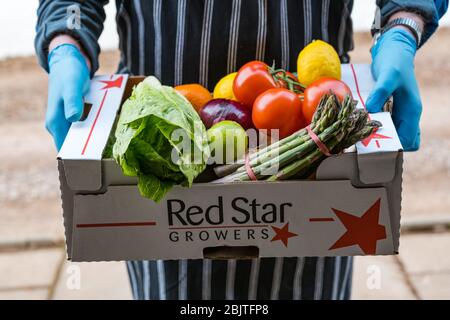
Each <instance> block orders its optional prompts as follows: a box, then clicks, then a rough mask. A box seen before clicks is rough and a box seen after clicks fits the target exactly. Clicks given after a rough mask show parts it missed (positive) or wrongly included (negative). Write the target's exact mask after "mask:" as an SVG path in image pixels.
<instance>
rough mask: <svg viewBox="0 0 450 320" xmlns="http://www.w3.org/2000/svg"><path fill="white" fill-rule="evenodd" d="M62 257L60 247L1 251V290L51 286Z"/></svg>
mask: <svg viewBox="0 0 450 320" xmlns="http://www.w3.org/2000/svg"><path fill="white" fill-rule="evenodd" d="M62 257H63V250H62V249H60V248H58V249H45V250H34V251H21V252H11V253H0V275H1V276H0V291H2V290H6V289H8V290H10V289H14V288H30V287H49V286H50V285H51V284H52V283H53V281H54V279H55V276H56V273H57V269H58V267H59V265H60V263H61V259H62Z"/></svg>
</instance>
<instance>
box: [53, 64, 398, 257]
mask: <svg viewBox="0 0 450 320" xmlns="http://www.w3.org/2000/svg"><path fill="white" fill-rule="evenodd" d="M342 69H343V80H344V81H345V82H346V83H347V84H348V85H349V86H350V88H351V89H352V92H353V96H354V98H355V99H356V100H358V101H360V103H359V106H360V107H364V101H365V100H366V98H367V96H368V94H369V92H370V90H371V88H372V87H373V85H374V82H373V79H372V77H371V75H370V68H369V66H368V65H343V67H342ZM141 80H142V77H130V78H129V77H128V76H127V75H112V76H97V77H95V78H94V79H93V80H92V82H91V89H90V92H89V94H88V95H87V97H86V101H87V102H88V103H90V104H92V107H91V110H90V112H89V114H88V117H87V118H86V119H85V120H84V121H80V122H77V123H74V124H73V125H72V126H71V128H70V131H69V134H68V135H67V138H66V140H65V142H64V145H63V147H62V148H61V150H60V153H59V155H58V168H59V173H60V182H61V193H62V206H63V215H64V226H65V234H66V243H67V254H68V258H69V259H71V260H73V261H102V260H105V261H108V260H141V259H147V260H154V259H180V258H203V257H209V258H227V257H234V258H236V257H237V258H239V257H242V258H245V257H250V256H251V257H255V256H259V257H278V256H285V257H294V256H339V255H343V256H353V255H388V254H396V253H397V252H398V247H399V230H400V207H401V184H402V162H403V155H402V151H401V149H402V148H401V144H400V141H399V139H398V136H397V133H396V131H395V128H394V125H393V123H392V119H391V117H390V114H389V113H379V114H373V115H371V117H372V118H373V119H377V120H380V121H381V122H382V123H383V127H382V128H381V129H380V130H378V131H377V132H376V134H375V135H373V136H371V137H369V138H368V139H366V140H365V141H363V142H360V143H358V144H357V145H356V150H354V151H353V152H347V153H344V154H342V155H339V156H332V157H329V158H327V159H326V160H325V161H323V162H322V164H321V165H320V166H319V168H318V170H317V174H316V176H317V180H315V181H305V180H303V181H283V182H271V183H269V182H245V183H231V184H210V183H202V182H199V183H195V184H194V186H193V187H192V188H190V189H188V188H183V187H175V188H174V189H173V190H172V191H171V192H170V193H169V194H168V195H167V196H166V198H165V199H163V200H162V201H161V202H160V203H155V202H153V201H152V200H149V199H146V198H143V197H141V196H140V194H139V191H138V189H137V180H136V178H132V177H126V176H124V175H123V174H122V172H121V168H120V167H119V166H118V165H117V164H116V163H115V161H114V160H112V159H102V153H103V149H104V147H105V145H106V143H107V140H108V136H109V134H110V132H111V129H112V127H113V123H114V119H115V118H116V116H117V113H118V110H119V108H120V105H121V103H122V102H123V100H124V99H125V98H126V97H128V96H129V95H130V92H131V89H132V87H133V85H134V84H136V83H137V82H139V81H141ZM207 175H208V174H207V173H205V175H203V177H200V179H199V181H202V180H203V181H207V180H206V179H207Z"/></svg>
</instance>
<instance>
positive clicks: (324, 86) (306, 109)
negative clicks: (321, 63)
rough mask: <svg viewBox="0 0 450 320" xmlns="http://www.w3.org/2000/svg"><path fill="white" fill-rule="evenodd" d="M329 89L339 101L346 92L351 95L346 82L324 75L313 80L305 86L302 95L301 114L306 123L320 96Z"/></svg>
mask: <svg viewBox="0 0 450 320" xmlns="http://www.w3.org/2000/svg"><path fill="white" fill-rule="evenodd" d="M330 91H331V92H333V93H334V94H335V95H336V97H337V98H338V99H339V101H340V102H342V101H343V100H344V98H345V96H346V95H347V94H350V95H352V91H351V90H350V88H349V87H348V86H347V84H345V82H342V81H340V80H336V79H334V78H328V77H325V78H320V79H318V80H316V81H314V82H313V83H311V84H310V85H309V86H308V87H307V88H306V90H305V92H304V97H303V108H302V110H303V116H304V118H305V119H306V121H307V122H308V123H310V122H311V120H312V118H313V116H314V112H315V111H316V108H317V106H318V105H319V102H320V99H321V98H322V96H323V95H324V94H327V93H330Z"/></svg>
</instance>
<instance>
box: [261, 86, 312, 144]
mask: <svg viewBox="0 0 450 320" xmlns="http://www.w3.org/2000/svg"><path fill="white" fill-rule="evenodd" d="M252 120H253V124H254V125H255V127H256V128H257V129H267V130H269V131H268V133H269V134H270V129H278V130H279V136H280V139H282V138H284V137H287V136H289V135H291V134H292V133H294V132H296V131H298V130H299V129H301V128H302V127H304V126H305V121H304V119H303V114H302V102H301V100H300V97H299V96H298V94H296V93H294V92H292V91H289V90H288V89H285V88H272V89H269V90H267V91H265V92H264V93H262V94H260V95H259V96H258V98H257V99H256V100H255V103H254V104H253V111H252Z"/></svg>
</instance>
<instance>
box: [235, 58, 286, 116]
mask: <svg viewBox="0 0 450 320" xmlns="http://www.w3.org/2000/svg"><path fill="white" fill-rule="evenodd" d="M277 86H278V85H277V83H276V82H275V80H274V78H273V76H272V75H271V74H270V72H269V66H268V65H267V64H265V63H264V62H261V61H251V62H248V63H246V64H245V65H243V66H242V67H241V69H239V71H238V73H237V75H236V78H234V82H233V92H234V95H235V97H236V99H237V100H238V101H239V102H242V103H243V104H244V105H247V106H249V107H251V106H252V105H253V102H255V100H256V98H257V97H258V96H259V95H260V94H261V93H263V92H264V91H266V90H268V89H272V88H276V87H277Z"/></svg>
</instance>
